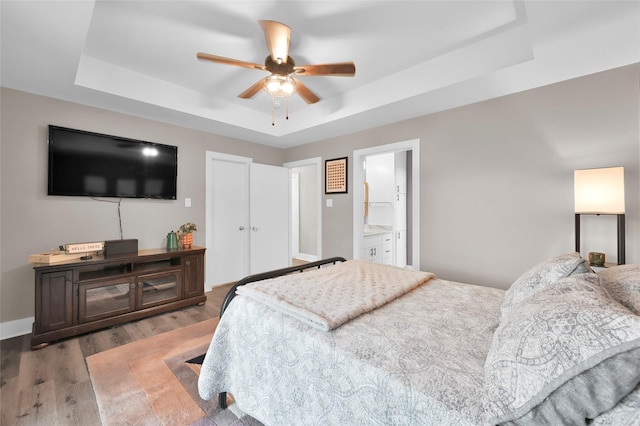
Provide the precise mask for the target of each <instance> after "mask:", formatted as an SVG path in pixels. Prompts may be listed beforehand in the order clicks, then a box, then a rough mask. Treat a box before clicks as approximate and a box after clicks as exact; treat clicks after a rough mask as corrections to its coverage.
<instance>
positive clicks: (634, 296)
mask: <svg viewBox="0 0 640 426" xmlns="http://www.w3.org/2000/svg"><path fill="white" fill-rule="evenodd" d="M343 260H344V259H336V258H333V259H329V260H328V262H323V261H320V262H315V263H314V264H312V267H313V268H314V269H313V270H311V271H307V272H304V273H299V269H297V268H285V269H283V270H279V271H275V272H274V273H273V274H271V273H267V274H260V275H259V276H254V277H249V278H248V279H246V280H243V281H241V282H238V284H236V286H234V288H233V289H232V290H231V291H230V293H229V294H228V295H227V298H226V299H225V302H224V303H223V314H222V315H221V320H220V323H219V325H218V327H217V329H216V331H215V334H214V336H213V339H212V341H211V344H210V347H209V349H208V351H207V354H206V357H205V359H204V362H203V365H202V369H201V373H200V378H199V382H198V387H199V392H200V395H201V397H202V398H203V399H213V398H216V397H218V399H219V402H220V404H221V405H222V406H224V404H225V401H226V399H225V392H230V393H232V395H233V397H234V400H235V404H237V406H238V408H240V410H242V411H243V412H245V413H247V414H249V415H251V416H252V417H254V418H255V419H257V420H259V421H260V422H262V423H264V424H267V425H300V424H304V425H374V424H380V425H421V424H424V425H436V424H437V425H445V424H450V425H488V424H525V425H527V424H585V423H590V424H600V425H605V424H608V425H624V424H629V425H638V424H640V385H639V383H640V317H639V316H638V315H640V266H638V265H622V266H619V267H615V268H610V269H607V270H604V271H602V272H598V273H594V272H593V271H591V270H590V268H589V267H588V266H587V265H586V263H585V261H584V260H583V259H582V258H580V256H579V255H578V254H577V253H567V254H563V255H560V256H557V257H554V258H551V259H547V260H545V261H543V262H540V263H538V264H536V265H534V266H533V267H532V268H531V269H529V270H528V271H526V272H525V273H524V274H523V275H522V276H521V277H519V278H518V280H516V281H515V282H514V283H513V284H512V285H511V287H510V288H509V290H507V291H504V290H500V289H495V288H490V287H483V286H477V285H472V284H465V283H458V282H453V281H447V280H443V279H440V278H438V277H436V276H434V275H433V274H429V273H425V272H419V271H409V270H407V269H402V268H396V267H393V266H386V265H378V264H372V263H368V262H364V261H352V260H351V261H343ZM327 265H331V266H327ZM345 271H346V272H345ZM343 273H344V274H346V275H339V274H343ZM331 274H334V275H331ZM335 274H338V275H335ZM327 277H329V278H327ZM336 277H348V279H347V278H345V279H344V281H349V280H353V281H354V282H355V281H358V280H360V279H361V278H363V277H364V281H367V280H368V281H373V282H375V285H373V287H375V288H373V290H371V291H372V292H373V293H374V294H375V296H373V297H372V296H367V295H363V294H360V293H361V292H362V291H361V289H366V288H367V286H368V285H369V284H357V285H356V284H354V287H356V288H357V289H359V290H358V291H353V292H352V291H351V290H350V289H349V290H345V289H346V288H347V287H344V288H341V287H340V285H343V286H344V285H348V283H346V284H345V283H341V280H343V279H342V278H336ZM372 277H373V278H372ZM398 281H402V282H408V281H411V282H412V284H410V285H405V286H404V287H403V288H402V289H401V290H398V289H397V288H395V285H388V284H389V283H392V282H393V283H395V282H398ZM414 281H415V282H414ZM334 283H335V286H334ZM291 286H295V287H296V288H300V289H303V290H301V291H298V292H297V293H302V296H300V295H298V296H297V297H298V298H297V299H296V298H295V297H294V298H293V299H290V297H293V296H289V295H288V294H287V292H286V291H285V290H283V289H286V288H291ZM324 287H327V288H334V287H338V288H340V290H339V291H338V292H337V293H338V295H334V296H333V297H334V298H335V297H337V299H333V301H332V299H330V298H329V299H327V298H326V296H325V295H324V294H321V293H316V291H321V290H317V289H318V288H324ZM380 287H385V288H384V289H383V290H380ZM386 287H393V288H392V289H391V290H389V289H388V288H386ZM274 288H275V289H279V290H274ZM328 292H329V293H331V292H332V291H328ZM333 292H334V293H335V291H333ZM293 293H296V292H295V291H294V292H293ZM351 293H356V296H354V295H353V294H351ZM341 294H342V295H343V296H342V299H343V300H340V299H341V296H340V295H341ZM318 295H319V296H318ZM358 297H360V298H362V300H361V302H360V304H361V305H362V306H365V305H366V309H356V310H352V311H350V313H348V314H345V313H344V312H343V311H340V310H339V312H338V313H337V314H336V313H335V312H333V311H331V309H327V312H325V311H324V308H322V306H323V305H325V306H326V305H341V304H344V303H343V302H344V300H347V299H348V300H351V299H354V298H356V299H357V298H358ZM305 298H306V299H312V300H310V301H309V306H306V305H305V306H302V305H301V303H302V302H300V300H304V299H305ZM318 299H320V300H322V303H318V302H317V300H318ZM336 300H337V301H336ZM347 304H348V303H347ZM291 306H293V309H291ZM301 306H302V307H301ZM307 309H308V312H307ZM314 310H315V311H314ZM318 316H319V317H320V319H318V318H316V317H318ZM322 317H325V318H322ZM336 318H337V320H336Z"/></svg>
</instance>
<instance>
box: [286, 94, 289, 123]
mask: <svg viewBox="0 0 640 426" xmlns="http://www.w3.org/2000/svg"><path fill="white" fill-rule="evenodd" d="M286 119H287V120H288V119H289V97H288V96H287V117H286Z"/></svg>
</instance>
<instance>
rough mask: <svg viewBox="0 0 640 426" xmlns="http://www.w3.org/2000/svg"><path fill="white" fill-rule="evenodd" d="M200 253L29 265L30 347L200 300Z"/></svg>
mask: <svg viewBox="0 0 640 426" xmlns="http://www.w3.org/2000/svg"><path fill="white" fill-rule="evenodd" d="M204 252H205V249H204V248H202V247H195V246H194V247H193V248H191V249H176V250H166V249H152V250H140V251H138V252H137V253H132V254H119V255H115V256H109V257H107V258H105V257H103V256H96V257H94V258H93V259H90V260H77V259H76V260H70V261H67V262H61V263H56V264H53V265H45V264H34V267H33V268H34V270H35V285H36V300H35V321H34V323H33V335H32V337H31V347H32V349H40V348H43V347H45V346H47V345H48V344H49V342H52V341H54V340H58V339H61V338H65V337H70V336H75V335H78V334H82V333H86V332H89V331H94V330H97V329H100V328H105V327H111V326H113V325H116V324H121V323H124V322H128V321H132V320H136V319H140V318H144V317H148V316H151V315H155V314H159V313H162V312H167V311H170V310H174V309H177V308H181V307H184V306H189V305H195V304H202V303H204V302H205V301H206V300H207V297H206V296H205V295H204Z"/></svg>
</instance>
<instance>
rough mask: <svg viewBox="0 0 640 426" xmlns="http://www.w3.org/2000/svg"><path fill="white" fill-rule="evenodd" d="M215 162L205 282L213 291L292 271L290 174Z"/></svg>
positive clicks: (259, 166) (252, 165)
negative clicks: (273, 272) (247, 278)
mask: <svg viewBox="0 0 640 426" xmlns="http://www.w3.org/2000/svg"><path fill="white" fill-rule="evenodd" d="M211 161H212V162H213V163H212V164H210V167H211V172H210V173H209V179H210V182H208V185H207V187H208V188H210V189H208V190H210V191H211V194H210V196H211V203H210V206H209V208H208V211H209V215H210V217H209V218H208V221H207V223H208V224H209V226H210V227H211V228H212V229H211V230H210V231H208V232H211V239H210V240H209V243H208V246H207V257H208V258H209V259H210V262H207V265H208V270H207V275H208V276H209V277H210V278H211V279H210V280H209V279H208V280H207V281H208V282H209V283H211V284H212V285H213V286H215V285H219V284H225V283H229V282H233V281H237V280H239V279H241V278H242V277H244V276H246V275H249V274H256V273H260V272H265V271H268V270H272V269H277V268H284V267H286V266H289V265H290V255H289V214H290V209H289V191H290V189H289V186H290V184H289V169H287V168H284V167H277V166H271V165H266V164H255V163H248V162H243V161H233V160H227V159H213V160H211Z"/></svg>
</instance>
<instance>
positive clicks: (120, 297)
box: [78, 277, 136, 323]
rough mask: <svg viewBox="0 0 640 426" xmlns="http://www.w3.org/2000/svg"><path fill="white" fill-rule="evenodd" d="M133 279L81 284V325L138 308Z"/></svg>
mask: <svg viewBox="0 0 640 426" xmlns="http://www.w3.org/2000/svg"><path fill="white" fill-rule="evenodd" d="M134 289H135V280H134V278H133V277H126V278H121V279H110V280H108V281H99V282H94V283H90V284H80V285H79V290H78V296H79V297H78V320H79V322H80V323H84V322H90V321H95V320H98V319H102V318H109V317H112V316H113V315H117V314H123V313H126V312H131V311H133V310H135V308H136V301H135V296H136V293H135V291H134Z"/></svg>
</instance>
